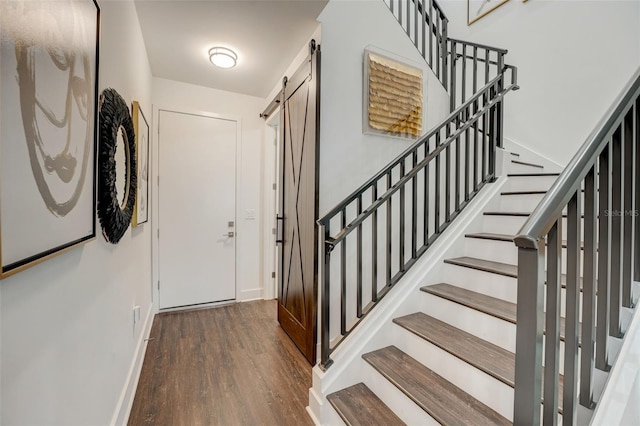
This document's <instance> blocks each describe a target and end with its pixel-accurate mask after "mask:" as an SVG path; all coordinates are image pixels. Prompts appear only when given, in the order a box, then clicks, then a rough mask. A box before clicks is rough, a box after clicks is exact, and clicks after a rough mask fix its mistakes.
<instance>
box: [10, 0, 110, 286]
mask: <svg viewBox="0 0 640 426" xmlns="http://www.w3.org/2000/svg"><path fill="white" fill-rule="evenodd" d="M99 29H100V8H99V7H98V4H97V3H96V2H94V1H93V0H56V1H51V0H49V1H47V0H15V1H0V55H1V56H0V261H1V262H0V278H4V277H7V276H9V275H12V274H14V273H16V272H19V271H22V270H24V269H26V268H28V267H30V266H33V265H35V264H37V263H39V262H42V261H44V260H46V259H49V258H50V257H52V256H55V255H57V254H60V253H62V252H65V251H68V250H71V249H72V248H74V247H77V246H79V245H81V244H84V243H86V242H88V241H90V240H92V239H94V238H95V235H96V220H95V205H96V180H95V176H96V140H97V137H96V136H97V135H96V120H97V113H96V111H97V93H98V87H97V86H98V41H99Z"/></svg>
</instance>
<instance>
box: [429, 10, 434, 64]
mask: <svg viewBox="0 0 640 426" xmlns="http://www.w3.org/2000/svg"><path fill="white" fill-rule="evenodd" d="M429 66H430V67H431V69H433V68H434V66H433V0H429Z"/></svg>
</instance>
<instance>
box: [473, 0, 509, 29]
mask: <svg viewBox="0 0 640 426" xmlns="http://www.w3.org/2000/svg"><path fill="white" fill-rule="evenodd" d="M508 1H509V0H467V25H471V24H473V23H474V22H476V21H478V20H479V19H480V18H482V17H484V16H487V15H488V14H489V13H491V12H493V11H494V10H496V9H497V8H499V7H500V6H502V5H503V4H505V3H506V2H508Z"/></svg>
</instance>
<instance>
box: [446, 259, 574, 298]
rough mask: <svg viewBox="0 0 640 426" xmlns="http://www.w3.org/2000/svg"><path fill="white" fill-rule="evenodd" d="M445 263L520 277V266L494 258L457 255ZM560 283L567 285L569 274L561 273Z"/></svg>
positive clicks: (563, 285)
mask: <svg viewBox="0 0 640 426" xmlns="http://www.w3.org/2000/svg"><path fill="white" fill-rule="evenodd" d="M444 263H449V264H451V265H456V266H462V267H464V268H471V269H477V270H479V271H484V272H489V273H490V274H498V275H504V276H505V277H510V278H518V266H517V265H512V264H510V263H502V262H494V261H492V260H484V259H478V258H475V257H468V256H462V257H456V258H452V259H445V260H444ZM560 285H561V286H562V288H566V287H567V275H566V274H561V275H560ZM580 290H582V277H581V278H580Z"/></svg>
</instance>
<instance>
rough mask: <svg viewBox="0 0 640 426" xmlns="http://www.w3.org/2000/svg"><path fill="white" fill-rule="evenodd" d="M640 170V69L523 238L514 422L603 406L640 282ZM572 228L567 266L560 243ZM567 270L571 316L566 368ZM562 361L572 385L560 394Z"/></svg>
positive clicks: (550, 419) (548, 419)
mask: <svg viewBox="0 0 640 426" xmlns="http://www.w3.org/2000/svg"><path fill="white" fill-rule="evenodd" d="M639 168H640V69H638V70H637V71H636V72H635V74H634V75H633V77H632V79H631V80H630V81H629V83H628V84H627V85H626V86H625V88H624V89H623V91H622V92H621V93H620V95H619V96H618V97H617V98H616V100H615V101H614V103H613V104H612V105H611V107H610V108H609V109H608V111H607V112H606V114H605V115H604V117H603V118H602V119H601V120H600V122H599V123H598V124H597V125H596V126H595V128H594V130H593V131H592V132H591V134H590V135H589V136H588V137H587V139H586V141H585V143H584V144H583V145H582V146H581V148H580V149H579V150H578V152H577V153H576V154H575V156H574V157H573V159H572V160H571V161H570V162H569V164H568V165H567V167H566V168H565V170H564V171H563V172H562V174H561V175H560V177H559V178H558V179H557V180H556V182H555V183H554V185H553V186H552V187H551V189H550V190H549V191H548V192H547V194H546V196H545V197H544V198H543V199H542V201H541V202H540V204H539V205H538V206H537V207H536V209H535V210H534V211H533V213H532V214H531V215H530V216H529V219H528V220H527V222H526V223H525V224H524V226H523V227H522V229H520V232H519V233H518V236H517V237H516V238H515V239H514V242H515V244H516V246H517V247H518V300H517V303H518V312H517V331H516V370H515V399H514V424H535V425H537V424H540V422H541V420H542V423H543V424H556V421H557V415H558V400H559V399H560V400H561V401H562V404H563V407H562V410H563V411H562V412H563V423H566V424H575V422H576V418H577V410H578V404H579V405H583V406H585V407H588V408H593V406H594V405H595V402H594V398H593V392H594V385H593V384H594V368H598V369H601V370H604V371H608V370H609V369H610V360H609V359H608V356H609V355H608V354H609V349H608V341H609V336H613V337H618V338H620V337H623V332H622V323H621V322H622V321H621V310H622V308H623V307H629V308H631V307H633V304H634V301H633V299H632V292H631V286H632V281H634V280H636V281H637V280H640V217H639V216H638V212H639V211H640V169H639ZM565 209H566V212H567V217H566V219H563V211H564V210H565ZM565 226H566V228H567V230H566V239H567V243H566V249H565V250H566V260H565V259H564V255H563V247H562V242H561V241H562V238H563V237H562V235H563V228H564V227H565ZM581 257H583V258H584V261H583V262H581ZM563 268H564V269H566V278H565V280H564V281H565V282H564V285H565V287H566V288H565V290H564V293H565V294H564V301H565V306H564V308H565V309H564V310H565V317H566V318H565V319H564V321H565V332H564V334H565V335H564V345H565V346H564V359H563V360H561V358H560V324H561V317H560V312H561V307H562V306H561V302H562V301H563V298H562V297H561V290H562V289H561V287H562V285H561V270H562V269H563ZM596 292H597V297H596ZM545 294H546V296H545ZM543 324H544V327H543ZM543 330H544V332H543ZM543 341H544V355H543V351H542V348H543ZM579 348H580V349H579ZM543 356H544V362H543ZM561 361H562V362H563V363H564V364H563V368H564V384H563V390H562V395H559V388H560V386H559V380H558V373H559V370H560V362H561ZM543 364H544V372H543V367H542V365H543ZM543 376H544V377H543ZM543 384H544V387H543ZM578 384H579V386H578ZM541 395H542V397H543V399H544V401H545V403H544V408H543V410H544V411H543V414H542V419H541V410H540V403H541ZM547 401H550V402H549V403H547Z"/></svg>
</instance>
